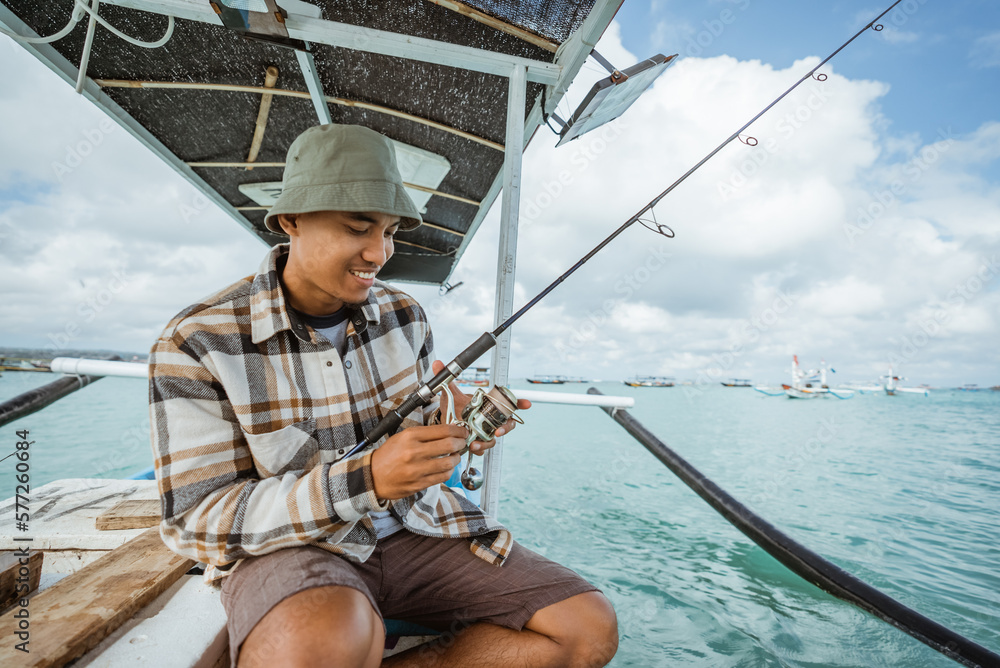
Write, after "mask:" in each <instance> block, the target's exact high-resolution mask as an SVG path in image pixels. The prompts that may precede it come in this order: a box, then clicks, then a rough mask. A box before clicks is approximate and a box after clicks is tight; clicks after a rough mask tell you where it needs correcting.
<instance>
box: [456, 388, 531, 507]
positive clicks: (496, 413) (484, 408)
mask: <svg viewBox="0 0 1000 668" xmlns="http://www.w3.org/2000/svg"><path fill="white" fill-rule="evenodd" d="M448 393H449V396H450V398H451V401H450V402H449V403H448V412H449V414H452V415H453V411H454V408H453V406H454V405H455V397H454V395H452V394H451V390H450V388H449V389H448ZM516 411H517V397H515V396H514V393H513V392H511V391H510V389H509V388H506V387H503V386H499V385H498V386H494V387H493V388H491V389H490V390H489V391H488V392H487V391H486V390H484V389H483V388H481V387H480V388H479V389H478V390H476V393H475V394H473V395H472V399H470V400H469V403H468V404H466V406H465V408H464V409H462V419H461V420H459V421H457V422H456V423H455V424H457V425H459V426H460V427H465V428H466V429H468V431H469V435H468V436H467V437H466V439H465V449H466V450H468V452H469V459H468V460H467V461H466V463H465V470H464V471H463V472H462V487H465V489H468V490H471V491H475V490H477V489H479V488H480V487H482V486H483V480H484V476H483V473H482V471H480V470H479V469H477V468H474V467H473V466H472V442H473V441H491V440H493V435H494V434H496V431H497V429H499V428H500V427H502V426H503V425H504V423H506V422H507V420H510V419H513V420H514V421H516V422H518V423H519V424H524V420H522V419H521V417H520V416H519V415H517V413H516ZM450 421H451V420H449V422H450Z"/></svg>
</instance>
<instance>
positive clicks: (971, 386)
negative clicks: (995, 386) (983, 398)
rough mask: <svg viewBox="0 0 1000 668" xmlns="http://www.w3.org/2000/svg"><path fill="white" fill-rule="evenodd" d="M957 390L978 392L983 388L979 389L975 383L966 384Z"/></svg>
mask: <svg viewBox="0 0 1000 668" xmlns="http://www.w3.org/2000/svg"><path fill="white" fill-rule="evenodd" d="M958 389H959V390H961V391H962V392H979V391H980V390H981V389H983V388H981V387H979V385H977V384H976V383H966V384H965V385H963V386H962V387H960V388H958Z"/></svg>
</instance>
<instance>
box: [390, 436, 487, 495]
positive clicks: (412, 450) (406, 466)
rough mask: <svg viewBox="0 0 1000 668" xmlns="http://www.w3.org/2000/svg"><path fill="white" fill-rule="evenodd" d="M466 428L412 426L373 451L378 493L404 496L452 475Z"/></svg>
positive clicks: (459, 458) (440, 481)
mask: <svg viewBox="0 0 1000 668" xmlns="http://www.w3.org/2000/svg"><path fill="white" fill-rule="evenodd" d="M467 433H468V432H466V430H465V429H464V428H462V427H459V426H457V425H454V424H439V425H433V426H430V427H410V428H409V429H404V430H403V431H401V432H399V433H398V434H396V435H394V436H391V437H389V439H388V440H387V441H386V442H385V443H383V444H382V447H380V448H379V449H378V450H376V451H375V452H374V453H373V454H372V478H374V479H375V495H376V496H377V497H378V498H379V499H382V500H385V499H389V500H395V499H402V498H404V497H407V496H410V495H411V494H415V493H416V492H419V491H420V490H422V489H427V488H428V487H430V486H432V485H438V484H440V483H442V482H444V481H446V480H447V479H448V478H450V477H451V472H452V469H454V468H455V466H456V465H457V464H458V463H459V461H461V459H462V456H461V454H460V453H461V452H462V450H463V449H464V448H465V437H466V434H467Z"/></svg>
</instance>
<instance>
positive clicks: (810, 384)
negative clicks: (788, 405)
mask: <svg viewBox="0 0 1000 668" xmlns="http://www.w3.org/2000/svg"><path fill="white" fill-rule="evenodd" d="M831 371H832V369H831ZM826 372H827V367H826V360H821V364H820V369H819V371H817V370H815V369H810V370H809V371H803V370H802V369H800V368H799V356H798V355H792V384H791V385H785V384H782V386H781V388H782V389H783V390H784V391H785V396H787V397H788V398H789V399H824V398H826V397H830V396H833V397H836V398H838V399H850V398H851V397H853V396H854V391H853V390H835V389H832V388H831V387H830V386H829V385H827V384H826Z"/></svg>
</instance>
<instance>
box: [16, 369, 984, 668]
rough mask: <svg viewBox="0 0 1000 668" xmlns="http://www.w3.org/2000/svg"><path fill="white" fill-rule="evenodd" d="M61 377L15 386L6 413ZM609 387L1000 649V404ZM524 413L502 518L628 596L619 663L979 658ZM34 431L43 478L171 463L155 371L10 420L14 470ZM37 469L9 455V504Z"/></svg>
mask: <svg viewBox="0 0 1000 668" xmlns="http://www.w3.org/2000/svg"><path fill="white" fill-rule="evenodd" d="M51 380H52V376H50V375H48V374H40V373H39V374H29V373H6V374H4V375H3V376H2V377H0V400H4V399H7V398H10V397H12V396H15V395H16V394H18V393H20V392H23V391H25V390H26V389H29V388H30V387H34V386H37V385H40V384H43V383H46V382H50V381H51ZM512 385H513V387H514V388H515V390H516V389H517V388H519V387H520V388H524V387H528V386H527V384H525V383H523V382H522V383H518V382H514V383H512ZM594 385H595V386H596V387H598V388H599V389H600V390H601V391H602V392H604V393H605V394H614V395H627V396H633V397H635V400H636V405H635V408H634V409H631V410H630V413H631V414H632V415H633V416H634V417H635V418H637V419H638V420H639V421H641V422H642V423H643V424H644V425H645V426H646V427H647V428H648V429H649V430H651V431H652V432H653V433H655V434H656V435H657V436H658V437H659V438H660V439H661V440H663V441H665V442H666V443H667V444H668V445H669V446H670V447H672V448H673V449H674V450H675V451H676V452H677V453H678V454H680V455H681V456H682V457H684V458H686V459H687V460H688V461H689V462H691V463H692V464H693V465H694V466H696V467H697V468H698V469H700V470H701V471H702V473H704V474H705V475H707V476H708V477H709V478H711V479H712V480H714V481H715V482H716V483H717V484H719V485H720V486H721V487H722V488H723V489H725V490H727V491H728V492H729V493H730V494H732V495H733V496H735V497H736V498H737V499H739V500H740V501H742V502H743V503H745V504H746V505H748V506H750V507H751V508H752V509H753V510H754V511H755V512H757V513H759V514H760V515H761V516H763V517H764V518H765V519H766V520H768V521H770V522H771V523H772V524H774V525H775V526H777V527H778V528H779V529H781V530H782V531H784V532H786V533H787V534H789V535H790V536H791V537H793V538H794V539H795V540H797V541H799V542H800V543H802V544H804V545H805V546H806V547H808V548H810V549H812V550H814V551H816V552H818V553H819V554H821V555H823V556H825V557H826V558H828V559H830V560H831V561H833V562H835V563H836V564H837V565H839V566H840V567H842V568H844V569H845V570H847V571H848V572H850V573H852V574H854V575H855V576H857V577H859V578H861V579H862V580H864V581H865V582H867V583H869V584H871V585H873V586H875V587H877V588H878V589H881V590H882V591H884V592H885V593H887V594H889V595H890V596H892V597H894V598H896V599H897V600H899V601H901V602H902V603H904V604H906V605H908V606H910V607H912V608H914V609H916V610H917V611H919V612H921V613H922V614H924V615H926V616H928V617H930V618H931V619H934V620H935V621H937V622H939V623H941V624H944V625H945V626H948V627H950V628H952V629H954V630H955V631H957V632H959V633H961V634H963V635H965V636H967V637H968V638H970V639H972V640H974V641H976V642H978V643H980V644H982V645H985V646H986V647H988V648H990V649H992V650H993V651H1000V392H989V391H986V392H957V391H944V390H942V391H932V392H931V395H930V396H929V397H923V396H919V395H905V396H897V397H888V396H885V395H857V396H855V397H854V398H853V399H849V400H838V399H833V398H830V399H818V400H808V401H801V400H798V401H797V400H789V399H786V398H784V397H766V396H763V395H761V394H758V393H756V392H754V391H753V390H751V389H748V388H724V387H722V386H718V387H692V386H679V387H674V388H629V387H626V386H624V385H623V384H621V383H618V382H614V383H613V382H604V383H596V384H594ZM587 387H588V386H587V385H576V384H573V385H563V386H547V387H546V389H550V390H552V391H557V392H583V391H585V390H586V388H587ZM532 389H538V386H532ZM524 418H525V420H526V422H527V424H525V425H524V426H521V427H518V429H517V430H516V431H515V432H514V433H513V434H512V435H511V436H510V437H508V438H507V439H506V442H505V443H504V449H503V492H502V495H501V501H500V512H499V515H500V519H501V520H502V521H503V522H504V523H505V524H506V525H507V526H508V527H510V528H511V530H512V531H513V532H514V534H515V536H516V538H517V539H518V540H519V541H521V542H522V543H523V544H525V545H527V546H528V547H530V548H532V549H534V550H535V551H537V552H540V553H542V554H544V555H546V556H548V557H549V558H552V559H555V560H557V561H559V562H561V563H564V564H566V565H568V566H570V567H572V568H574V569H575V570H577V571H578V572H579V573H581V574H582V575H583V576H585V577H586V578H587V579H589V580H590V581H591V582H593V583H594V584H595V585H597V586H598V587H600V588H601V589H602V590H603V591H604V593H605V594H606V595H607V596H608V598H609V599H610V600H611V601H612V603H613V604H614V606H615V609H616V611H617V614H618V622H619V629H620V636H621V642H620V647H619V650H618V654H617V656H616V657H615V659H614V661H613V662H612V664H611V665H613V666H656V667H658V666H720V667H728V666H747V667H751V666H801V667H806V666H808V667H819V666H825V667H831V668H832V667H838V668H840V667H844V668H846V667H848V666H851V667H854V666H857V667H865V668H868V667H876V666H892V667H899V668H922V667H924V666H928V667H936V666H952V665H957V664H954V663H953V662H951V661H950V660H949V659H947V658H945V657H943V656H941V655H939V654H938V653H936V652H934V651H933V650H931V649H930V648H928V647H926V646H924V645H923V644H921V643H920V642H918V641H917V640H915V639H913V638H911V637H909V636H908V635H906V634H904V633H902V632H901V631H898V630H896V629H895V628H893V627H891V626H889V625H888V624H886V623H884V622H882V621H879V620H878V619H875V618H874V617H872V616H871V615H869V614H867V613H864V612H861V611H860V610H858V609H857V608H854V607H853V606H851V605H850V604H848V603H845V602H843V601H840V600H838V599H836V598H834V597H832V596H830V595H828V594H825V593H824V592H822V591H820V590H819V589H817V588H816V587H814V586H813V585H811V584H809V583H807V582H805V581H804V580H802V579H801V578H799V577H798V576H796V575H794V574H793V573H791V572H790V571H789V570H787V569H786V568H785V567H784V566H782V565H781V564H780V563H778V562H777V561H776V560H774V559H773V558H772V557H770V556H769V555H768V554H767V553H765V552H764V551H763V550H762V549H760V548H759V547H757V546H756V545H754V544H753V543H752V542H751V541H750V540H749V539H747V538H746V537H745V536H744V535H743V534H741V533H740V532H738V531H737V530H736V529H734V528H733V527H732V526H731V525H730V524H728V523H727V522H726V521H725V520H724V519H722V517H720V516H719V515H718V514H717V513H716V512H715V511H713V510H712V509H711V508H710V507H709V506H708V505H707V504H705V503H704V502H703V501H702V500H701V499H700V498H699V497H698V496H696V495H695V494H694V492H692V491H691V490H690V489H688V488H687V487H686V486H685V485H683V484H682V483H681V482H679V481H678V480H677V478H675V477H674V476H673V475H672V474H671V473H670V472H669V471H668V470H667V469H666V468H665V467H663V466H662V465H661V464H660V463H659V461H658V460H656V459H655V458H654V457H653V456H652V455H651V454H650V453H648V452H647V451H646V450H645V449H644V448H643V447H642V446H641V445H640V444H639V443H637V442H636V441H635V440H633V439H632V437H630V436H629V435H628V434H627V433H626V432H625V431H624V430H623V429H622V428H621V427H620V426H619V425H618V424H617V423H615V422H614V421H613V420H612V419H611V418H609V417H608V416H607V415H606V414H605V413H604V412H603V411H601V410H600V409H598V408H593V407H577V406H560V405H545V404H538V405H536V406H535V407H533V408H532V409H531V410H529V411H526V412H525V413H524ZM19 429H27V430H29V432H30V438H31V440H32V441H34V443H33V445H32V446H31V459H30V466H31V481H32V486H33V487H37V486H40V485H42V484H44V483H46V482H49V481H51V480H56V479H58V478H64V477H111V478H115V477H126V476H127V475H130V474H132V473H135V472H136V471H138V470H140V469H143V468H145V467H148V466H149V465H150V464H151V454H150V450H149V444H148V429H149V418H148V413H147V408H146V386H145V383H144V382H143V381H141V380H136V379H125V378H121V379H119V378H105V379H103V380H101V381H99V382H97V383H95V384H93V385H91V386H89V387H86V388H84V389H82V390H80V391H78V392H75V393H73V394H72V395H70V396H68V397H66V398H64V399H62V400H60V401H59V402H57V403H56V404H53V405H52V406H50V407H48V408H46V409H44V410H43V411H40V412H38V413H35V414H33V415H31V416H28V417H26V418H23V419H21V420H18V421H16V422H14V423H11V424H9V425H6V426H4V427H3V428H2V429H0V457H3V456H6V454H9V453H10V452H13V451H14V444H15V441H16V440H17V436H16V434H15V432H16V431H17V430H19ZM15 462H16V459H15V458H13V457H11V458H8V459H6V460H4V461H3V462H0V498H7V497H9V496H11V495H12V494H13V493H14V484H15V483H14V479H13V476H14V463H15ZM12 527H13V518H10V517H4V518H0V532H4V533H6V532H8V531H9V530H10V529H11V528H12Z"/></svg>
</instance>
